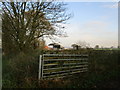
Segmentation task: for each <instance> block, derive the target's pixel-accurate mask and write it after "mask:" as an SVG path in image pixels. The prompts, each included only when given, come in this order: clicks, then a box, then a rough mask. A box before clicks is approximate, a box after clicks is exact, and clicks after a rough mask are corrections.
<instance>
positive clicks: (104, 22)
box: [46, 2, 118, 47]
mask: <svg viewBox="0 0 120 90" xmlns="http://www.w3.org/2000/svg"><path fill="white" fill-rule="evenodd" d="M66 3H67V4H68V5H67V8H68V12H71V13H72V14H73V15H74V16H73V17H72V18H71V19H70V20H69V21H68V23H67V24H66V25H65V26H66V29H65V31H66V32H67V35H68V37H66V38H56V40H57V42H60V44H61V45H63V46H64V47H71V44H73V43H76V42H78V41H85V42H87V43H89V44H90V46H91V47H94V46H95V45H99V46H103V47H111V46H118V3H117V2H66ZM49 43H51V41H50V40H48V39H46V44H47V45H48V44H49Z"/></svg>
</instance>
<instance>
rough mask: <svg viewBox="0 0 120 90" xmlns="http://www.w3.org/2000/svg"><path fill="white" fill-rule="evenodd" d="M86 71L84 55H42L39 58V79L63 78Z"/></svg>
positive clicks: (85, 56) (86, 59) (86, 60)
mask: <svg viewBox="0 0 120 90" xmlns="http://www.w3.org/2000/svg"><path fill="white" fill-rule="evenodd" d="M87 70H88V55H86V54H81V55H76V54H43V55H40V58H39V79H44V78H54V77H64V76H66V75H72V74H74V73H80V72H86V71H87Z"/></svg>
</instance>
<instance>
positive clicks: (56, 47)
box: [48, 43, 64, 50]
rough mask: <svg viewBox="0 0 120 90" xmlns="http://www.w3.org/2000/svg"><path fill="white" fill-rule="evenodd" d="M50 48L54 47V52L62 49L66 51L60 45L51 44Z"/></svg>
mask: <svg viewBox="0 0 120 90" xmlns="http://www.w3.org/2000/svg"><path fill="white" fill-rule="evenodd" d="M48 46H52V47H53V49H54V50H61V49H64V47H63V46H61V45H60V44H58V43H51V44H49V45H48Z"/></svg>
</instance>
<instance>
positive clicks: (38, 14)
mask: <svg viewBox="0 0 120 90" xmlns="http://www.w3.org/2000/svg"><path fill="white" fill-rule="evenodd" d="M65 6H66V4H64V3H62V2H53V1H51V2H42V1H41V2H2V10H3V12H2V21H3V24H2V32H3V33H2V34H3V48H4V49H5V48H6V47H8V48H11V49H8V48H7V49H8V50H7V49H6V50H7V51H10V50H12V49H16V51H18V52H19V51H25V50H28V49H29V48H32V43H33V42H34V40H36V39H38V38H40V37H43V36H53V35H58V36H62V35H63V33H62V31H61V30H62V29H64V26H61V23H66V20H68V19H69V18H70V14H67V13H66V7H65ZM60 29H61V30H60Z"/></svg>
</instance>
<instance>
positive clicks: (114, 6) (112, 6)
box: [102, 2, 120, 8]
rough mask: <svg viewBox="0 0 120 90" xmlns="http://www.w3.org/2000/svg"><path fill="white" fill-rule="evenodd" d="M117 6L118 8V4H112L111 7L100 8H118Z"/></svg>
mask: <svg viewBox="0 0 120 90" xmlns="http://www.w3.org/2000/svg"><path fill="white" fill-rule="evenodd" d="M118 6H120V4H118V2H116V3H114V4H112V5H108V4H107V5H103V6H102V7H105V8H118Z"/></svg>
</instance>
